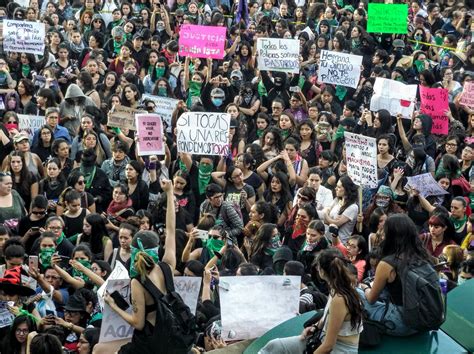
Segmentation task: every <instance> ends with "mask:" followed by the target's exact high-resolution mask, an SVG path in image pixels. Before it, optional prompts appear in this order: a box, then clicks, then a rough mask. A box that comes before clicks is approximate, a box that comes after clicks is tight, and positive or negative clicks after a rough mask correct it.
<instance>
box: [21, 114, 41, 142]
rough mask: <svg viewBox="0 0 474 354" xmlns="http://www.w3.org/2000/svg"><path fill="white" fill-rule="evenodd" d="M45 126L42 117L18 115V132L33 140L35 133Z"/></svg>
mask: <svg viewBox="0 0 474 354" xmlns="http://www.w3.org/2000/svg"><path fill="white" fill-rule="evenodd" d="M45 124H46V120H45V118H44V117H43V116H30V115H27V114H18V129H20V132H25V133H26V134H28V136H29V137H30V140H32V139H33V135H34V133H35V131H37V130H38V129H39V128H41V127H42V126H43V125H45Z"/></svg>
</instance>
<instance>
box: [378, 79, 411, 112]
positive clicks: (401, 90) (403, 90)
mask: <svg viewBox="0 0 474 354" xmlns="http://www.w3.org/2000/svg"><path fill="white" fill-rule="evenodd" d="M417 88H418V86H417V85H405V84H403V83H401V82H398V81H395V80H389V79H384V78H380V77H378V78H376V79H375V84H374V94H373V96H372V98H371V100H370V110H371V111H378V110H380V109H386V110H387V111H389V112H390V114H391V115H392V116H396V115H397V114H398V113H401V114H402V116H403V118H410V117H411V115H412V113H413V110H414V109H415V102H416V91H417Z"/></svg>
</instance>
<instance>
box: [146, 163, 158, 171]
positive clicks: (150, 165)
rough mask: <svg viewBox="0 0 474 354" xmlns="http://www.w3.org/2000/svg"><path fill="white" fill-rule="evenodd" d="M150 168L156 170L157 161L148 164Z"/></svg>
mask: <svg viewBox="0 0 474 354" xmlns="http://www.w3.org/2000/svg"><path fill="white" fill-rule="evenodd" d="M148 170H156V162H154V161H153V162H150V163H149V164H148Z"/></svg>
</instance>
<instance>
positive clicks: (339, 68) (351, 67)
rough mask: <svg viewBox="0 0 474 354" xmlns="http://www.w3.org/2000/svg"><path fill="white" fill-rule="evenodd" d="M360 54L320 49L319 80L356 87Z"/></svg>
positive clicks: (360, 59) (360, 63)
mask: <svg viewBox="0 0 474 354" xmlns="http://www.w3.org/2000/svg"><path fill="white" fill-rule="evenodd" d="M361 65H362V56H360V55H351V54H345V53H337V52H330V51H327V50H323V51H321V56H320V64H319V81H320V82H324V83H327V84H334V85H341V86H347V87H353V88H357V85H358V84H359V78H360V68H361Z"/></svg>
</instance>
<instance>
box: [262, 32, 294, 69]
mask: <svg viewBox="0 0 474 354" xmlns="http://www.w3.org/2000/svg"><path fill="white" fill-rule="evenodd" d="M257 53H258V57H257V59H258V68H259V69H260V70H271V71H283V72H287V73H295V74H298V73H299V71H300V42H299V40H297V39H281V38H258V39H257Z"/></svg>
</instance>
